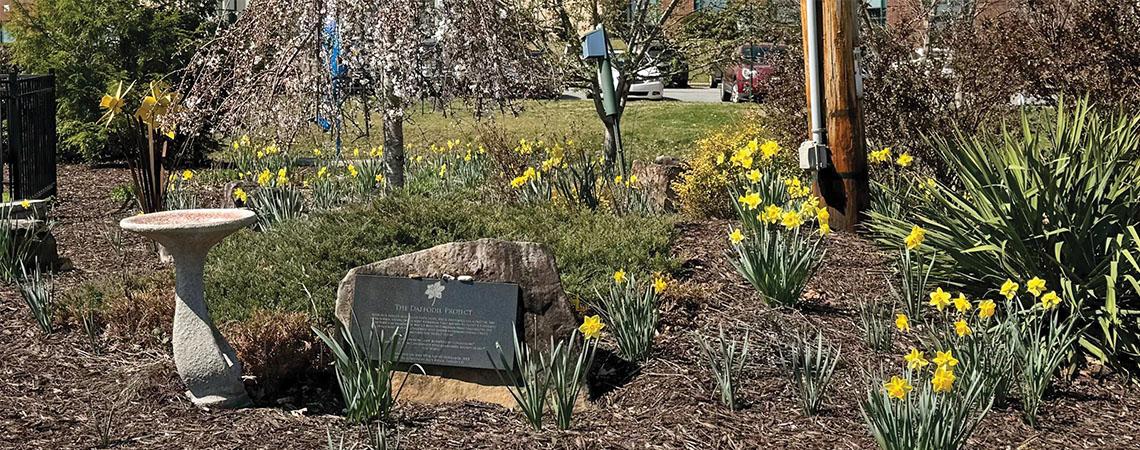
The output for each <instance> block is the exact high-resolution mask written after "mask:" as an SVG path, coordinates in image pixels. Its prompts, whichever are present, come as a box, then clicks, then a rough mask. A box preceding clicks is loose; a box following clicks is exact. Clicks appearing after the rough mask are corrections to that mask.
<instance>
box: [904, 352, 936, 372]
mask: <svg viewBox="0 0 1140 450" xmlns="http://www.w3.org/2000/svg"><path fill="white" fill-rule="evenodd" d="M903 359H904V360H906V366H907V368H909V369H910V370H921V369H922V368H923V367H926V366H928V365H930V361H927V360H926V355H925V354H923V353H922V352H920V351H918V349H917V348H914V347H911V348H910V353H907V354H906V355H904V356H903Z"/></svg>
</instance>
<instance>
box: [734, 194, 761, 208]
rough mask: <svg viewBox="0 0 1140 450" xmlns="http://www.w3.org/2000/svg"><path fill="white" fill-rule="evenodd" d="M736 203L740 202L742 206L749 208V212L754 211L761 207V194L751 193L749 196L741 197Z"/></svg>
mask: <svg viewBox="0 0 1140 450" xmlns="http://www.w3.org/2000/svg"><path fill="white" fill-rule="evenodd" d="M736 201H738V202H740V204H741V205H744V206H747V207H748V209H749V210H754V209H756V208H758V207H760V193H759V192H750V193H748V194H747V195H741V196H739V197H738V198H737V199H736Z"/></svg>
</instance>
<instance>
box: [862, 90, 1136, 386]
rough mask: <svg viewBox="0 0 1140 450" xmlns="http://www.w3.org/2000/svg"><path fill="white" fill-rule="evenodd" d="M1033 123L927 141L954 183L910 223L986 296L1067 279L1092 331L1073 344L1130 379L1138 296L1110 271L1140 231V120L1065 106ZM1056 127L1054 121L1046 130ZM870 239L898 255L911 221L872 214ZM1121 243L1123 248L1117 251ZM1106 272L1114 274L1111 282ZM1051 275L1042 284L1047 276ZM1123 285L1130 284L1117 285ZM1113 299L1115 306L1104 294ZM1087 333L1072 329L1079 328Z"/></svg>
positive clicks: (1127, 269) (953, 272)
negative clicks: (1034, 280) (996, 134)
mask: <svg viewBox="0 0 1140 450" xmlns="http://www.w3.org/2000/svg"><path fill="white" fill-rule="evenodd" d="M1043 116H1044V118H1045V120H1041V121H1038V120H1036V119H1034V118H1031V116H1030V114H1028V113H1023V114H1022V119H1021V127H1020V129H1009V128H1007V129H1006V130H1004V132H1003V134H1002V135H1001V137H1000V138H988V137H985V136H984V135H983V136H968V135H966V134H965V133H963V132H957V133H955V134H953V135H951V136H947V137H941V136H939V137H934V138H931V143H932V145H933V147H934V148H936V149H937V151H938V153H939V155H940V156H941V157H942V158H943V159H944V160H945V161H946V163H947V165H948V166H949V167H950V168H951V169H952V171H953V175H954V176H955V178H956V179H957V183H956V185H955V187H953V188H951V187H949V186H945V185H938V186H935V187H934V188H933V189H931V193H930V196H931V201H930V202H923V203H918V204H916V205H914V214H913V218H914V219H913V220H914V221H915V222H917V224H918V225H921V226H922V227H923V228H926V229H927V234H926V241H925V243H926V245H929V246H930V247H932V248H934V250H935V251H937V252H938V253H939V255H940V258H942V259H944V260H945V261H946V262H948V263H949V264H946V265H944V268H943V269H944V270H943V272H944V273H941V274H938V275H939V278H943V276H945V277H948V278H953V279H955V280H956V281H958V282H960V283H961V284H962V285H964V286H966V287H967V288H969V289H971V293H972V294H977V295H980V294H983V293H984V289H985V287H988V286H994V285H997V284H1000V283H1001V281H1002V280H1004V279H1006V278H1022V279H1024V278H1027V277H1028V276H1030V275H1034V274H1047V281H1049V282H1050V283H1053V284H1055V283H1058V282H1059V281H1060V280H1062V279H1065V280H1070V281H1072V283H1073V284H1074V286H1076V288H1075V289H1074V292H1075V294H1076V295H1077V296H1078V297H1079V298H1080V299H1082V300H1083V301H1082V302H1081V304H1082V309H1081V310H1080V311H1073V313H1074V314H1078V315H1079V316H1081V317H1083V318H1084V319H1082V320H1084V321H1085V322H1084V323H1088V322H1095V323H1098V324H1100V325H1101V326H1100V327H1090V328H1087V330H1090V331H1093V332H1086V333H1083V334H1082V335H1081V337H1080V344H1081V345H1082V347H1083V348H1084V349H1085V350H1086V351H1088V352H1089V353H1090V354H1092V355H1094V356H1096V357H1098V358H1101V359H1102V360H1107V361H1108V362H1109V363H1110V364H1113V365H1116V366H1118V367H1121V368H1123V369H1126V370H1136V369H1137V368H1140V321H1137V320H1136V318H1137V314H1138V313H1136V312H1135V311H1140V294H1137V290H1136V289H1135V286H1132V288H1127V289H1117V288H1116V287H1113V288H1110V287H1109V286H1108V285H1107V283H1108V282H1109V281H1111V280H1113V279H1116V280H1126V279H1128V277H1132V278H1133V279H1135V278H1136V277H1137V276H1138V274H1140V272H1136V271H1134V269H1135V267H1132V266H1123V265H1122V266H1117V265H1116V264H1114V261H1120V259H1118V257H1117V254H1118V253H1119V252H1120V251H1121V248H1128V247H1131V246H1132V245H1131V244H1128V243H1127V242H1126V241H1128V240H1129V239H1131V236H1130V235H1129V233H1128V231H1127V229H1128V227H1130V226H1134V225H1135V224H1137V223H1140V184H1137V183H1136V180H1137V179H1140V164H1138V163H1137V160H1138V158H1140V115H1126V114H1122V113H1116V114H1113V115H1103V114H1101V113H1099V112H1098V111H1096V110H1094V109H1093V108H1092V107H1091V106H1090V105H1089V104H1088V102H1087V101H1083V100H1082V101H1078V102H1077V103H1076V105H1070V104H1068V103H1066V102H1065V101H1063V100H1062V101H1060V102H1059V104H1058V106H1057V108H1056V109H1055V110H1051V111H1049V112H1047V113H1045V114H1043ZM1049 119H1052V120H1049ZM871 216H872V219H873V220H872V221H871V223H870V226H871V228H872V230H873V231H874V232H875V233H877V234H878V235H879V236H880V239H881V240H883V241H884V242H888V243H890V245H891V246H892V247H893V246H894V245H897V243H898V242H900V241H901V239H902V238H903V236H905V235H907V233H908V232H909V230H910V229H911V226H912V223H908V221H906V220H900V219H896V218H892V217H888V216H886V215H883V214H878V213H875V212H872V213H871ZM1118 244H1122V245H1118ZM1113 271H1120V272H1119V273H1117V274H1116V275H1117V276H1116V277H1113V276H1112V272H1113ZM1042 276H1046V275H1042ZM1120 287H1125V286H1123V285H1122V286H1120ZM1110 289H1116V292H1115V298H1114V299H1113V300H1111V301H1109V300H1107V299H1108V298H1109V292H1108V291H1109V290H1110ZM1084 323H1081V324H1078V328H1080V329H1086V328H1085V327H1084V326H1083V325H1084Z"/></svg>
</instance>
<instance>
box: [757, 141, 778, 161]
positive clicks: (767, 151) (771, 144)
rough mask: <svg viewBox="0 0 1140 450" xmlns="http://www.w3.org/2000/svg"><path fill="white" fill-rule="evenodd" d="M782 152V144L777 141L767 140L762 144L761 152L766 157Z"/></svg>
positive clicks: (770, 157) (769, 157)
mask: <svg viewBox="0 0 1140 450" xmlns="http://www.w3.org/2000/svg"><path fill="white" fill-rule="evenodd" d="M779 153H780V144H779V143H777V142H776V141H766V142H764V145H761V146H760V154H761V155H762V156H763V157H764V159H766V160H767V159H772V158H773V157H775V156H776V155H778V154H779Z"/></svg>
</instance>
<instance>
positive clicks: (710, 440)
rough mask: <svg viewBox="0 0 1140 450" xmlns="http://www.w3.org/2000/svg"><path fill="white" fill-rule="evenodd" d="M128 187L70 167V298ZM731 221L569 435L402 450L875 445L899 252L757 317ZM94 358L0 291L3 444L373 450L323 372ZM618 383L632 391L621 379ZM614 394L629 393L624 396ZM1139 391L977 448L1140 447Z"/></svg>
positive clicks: (485, 431) (99, 252)
mask: <svg viewBox="0 0 1140 450" xmlns="http://www.w3.org/2000/svg"><path fill="white" fill-rule="evenodd" d="M127 181H128V178H127V175H126V173H125V171H124V170H122V169H89V168H86V167H83V166H65V167H63V168H61V173H60V182H61V183H60V189H61V192H60V199H59V204H58V208H57V209H56V210H55V217H56V218H57V219H58V220H59V223H58V225H57V228H56V234H57V237H58V240H59V244H60V248H61V252H62V253H63V254H64V255H65V256H67V257H68V258H70V259H71V261H72V265H73V269H72V270H70V271H68V272H65V273H63V274H61V275H60V281H61V286H62V288H67V287H68V286H72V285H74V284H75V283H76V282H78V281H80V280H84V279H90V278H93V277H97V276H105V275H108V274H113V273H115V271H116V270H119V265H120V264H119V262H117V261H115V258H109V257H108V256H107V255H109V254H113V252H114V249H113V246H112V245H111V244H110V241H108V240H107V239H106V238H105V237H104V235H105V229H104V228H103V227H102V224H105V223H114V221H116V220H117V219H119V218H121V217H125V216H126V215H129V214H131V212H130V211H127V210H126V209H124V208H121V205H118V204H115V202H113V201H111V199H110V192H111V189H112V188H114V186H116V185H118V184H122V183H126V182H127ZM729 225H730V224H729V223H728V222H718V221H709V222H702V223H682V224H680V225H678V236H677V241H676V244H675V249H674V254H675V255H674V256H676V257H678V258H680V259H681V260H682V261H684V263H683V265H682V267H681V269H680V271H679V272H678V273H677V274H676V275H675V277H676V285H675V286H674V287H673V288H672V291H671V293H670V295H669V296H668V299H667V300H666V301H665V303H664V305H663V317H662V327H661V333H660V334H659V336H658V338H657V342H656V349H655V352H654V355H653V357H652V358H651V359H650V360H649V361H648V362H647V363H645V364H644V365H642V366H641V367H639V368H632V369H631V368H630V367H628V366H623V365H621V364H617V363H614V362H612V360H606V361H605V362H603V363H602V367H601V369H600V370H601V371H602V372H605V373H614V374H616V375H612V376H610V377H608V378H606V379H607V380H610V381H611V383H609V385H606V384H604V383H603V388H601V391H596V392H594V394H595V396H596V400H595V401H594V402H593V403H592V404H591V405H590V408H589V409H587V410H583V411H580V412H578V414H577V415H576V418H575V419H576V422H575V426H574V429H573V430H572V431H565V432H563V431H555V430H553V426H552V425H548V426H547V427H546V430H545V431H543V432H534V431H532V430H530V429H529V428H528V427H527V426H526V425H525V424H524V423H523V421H522V419H521V417H520V416H519V415H518V414H517V413H516V412H512V411H509V410H506V409H504V408H500V407H496V406H488V405H482V404H461V405H446V406H420V405H403V406H402V407H401V408H400V409H399V410H398V412H397V413H396V414H395V417H394V418H393V420H392V421H391V422H392V424H391V427H393V428H395V430H396V433H397V434H398V436H399V439H400V440H401V441H402V444H403V447H402V448H409V449H420V448H424V449H436V448H440V449H443V448H448V449H450V448H496V449H497V448H507V449H532V448H591V449H593V448H630V449H641V448H663V449H672V448H689V449H705V448H725V449H738V448H739V449H744V448H764V447H770V448H873V447H874V442H873V441H872V440H871V438H870V436H869V435H868V433H867V431H866V429H865V427H864V425H863V421H862V418H861V415H860V412H859V403H858V402H859V400H860V399H861V398H862V397H863V395H864V393H865V386H866V382H865V381H864V378H863V375H862V373H863V371H864V370H865V369H864V368H869V367H879V366H880V365H885V366H887V367H897V364H898V361H897V359H898V358H899V356H898V355H901V351H902V349H903V348H904V343H900V342H896V352H894V353H892V354H876V353H874V352H872V351H870V350H868V349H867V347H866V346H865V345H864V344H863V343H862V341H861V338H860V331H859V327H858V324H857V323H858V317H857V313H856V311H855V310H854V305H856V304H858V302H860V301H864V300H873V299H876V298H881V297H885V296H887V295H888V292H889V291H888V286H887V279H886V276H887V275H888V273H889V272H888V269H887V267H886V264H887V263H888V257H887V256H886V255H884V254H882V253H881V252H878V251H877V250H876V249H875V248H874V247H873V246H872V245H871V244H870V243H868V242H867V241H866V240H864V239H862V238H860V237H858V236H855V235H850V234H834V235H832V236H831V237H829V238H828V239H827V249H828V256H827V262H826V265H825V266H824V269H823V270H822V271H821V273H820V274H819V275H818V276H817V277H816V279H815V280H813V281H812V283H811V286H810V288H809V291H808V293H807V294H806V297H807V298H808V301H809V305H808V307H806V308H803V309H802V310H800V311H791V310H774V309H769V308H765V307H763V306H761V304H760V302H759V299H758V298H757V297H756V295H755V294H754V292H753V291H752V289H751V288H750V287H749V286H747V285H746V284H744V283H743V282H742V280H741V279H740V278H739V277H738V276H736V275H735V273H734V272H733V269H732V267H731V265H730V264H729V262H728V260H727V258H726V257H725V252H726V251H727V244H726V242H725V238H724V236H725V234H726V230H727V229H728V226H729ZM126 239H127V241H126V242H127V244H126V247H127V249H128V255H129V256H128V258H127V263H126V264H127V267H128V268H129V269H130V270H132V271H153V270H166V269H163V268H162V267H161V266H160V265H158V264H157V263H155V262H154V258H153V257H152V256H150V254H149V253H148V249H147V245H146V243H145V242H143V241H141V240H140V239H137V238H134V237H133V236H129V235H127V238H126ZM720 328H723V329H724V330H725V331H726V332H727V333H730V334H732V335H733V336H737V337H739V336H742V335H743V334H744V333H745V332H747V333H748V334H749V336H750V338H751V341H752V343H753V345H754V351H753V352H754V357H753V359H752V362H751V364H750V366H749V370H747V374H746V375H745V379H744V380H743V382H742V388H741V396H742V398H743V406H742V408H741V409H740V410H738V411H729V410H727V409H726V408H724V407H723V406H721V405H720V404H719V403H717V402H716V401H715V399H714V395H713V393H712V390H711V388H712V386H711V380H710V378H709V376H708V375H707V374H706V372H705V370H704V368H703V367H702V365H701V364H702V363H701V362H700V359H699V354H698V350H697V346H696V344H695V341H694V335H693V333H694V332H696V331H701V332H704V333H705V334H706V335H710V334H715V333H716V332H717V330H718V329H720ZM807 329H821V330H823V332H824V334H825V336H826V337H827V339H829V340H830V341H831V342H834V343H836V344H838V345H841V346H842V348H843V355H844V356H843V361H842V362H841V363H840V366H839V368H838V369H837V375H836V379H835V381H834V384H833V387H832V389H833V390H832V391H831V395H830V397H829V399H828V401H827V402H826V407H825V409H824V411H823V412H822V414H820V415H819V416H817V417H804V415H803V414H801V412H800V410H799V408H798V406H797V405H798V403H797V397H796V395H795V393H794V391H793V388H792V387H791V385H790V383H789V381H788V379H787V377H786V375H785V371H784V370H783V369H781V365H780V363H779V357H778V351H777V345H778V343H779V342H781V338H780V336H783V335H785V334H786V333H789V332H794V331H796V330H807ZM102 346H103V347H104V349H103V350H104V351H103V352H102V353H101V354H95V353H93V352H92V351H91V346H90V345H89V343H88V342H87V340H86V337H85V335H84V334H83V332H82V331H81V330H74V329H64V330H61V331H59V332H57V333H55V334H52V335H50V336H43V335H42V334H41V333H40V332H39V330H38V329H37V328H36V327H35V325H34V324H33V322H32V320H31V318H30V315H29V314H28V311H27V307H26V306H25V305H24V304H23V303H22V300H21V299H20V297H19V296H18V294H16V292H15V291H14V290H13V289H12V288H10V287H7V288H4V289H2V290H0V448H35V449H40V448H52V449H63V448H91V447H92V446H95V445H97V444H98V439H97V437H96V436H97V433H96V431H95V430H96V428H97V426H96V424H97V423H100V422H106V421H107V420H108V419H107V418H108V417H110V418H111V419H110V420H111V424H112V426H111V430H112V431H111V442H110V444H111V446H112V447H113V448H187V449H189V448H194V449H199V448H201V449H205V448H210V449H214V448H227V449H230V448H242V449H262V448H264V449H278V448H297V449H312V448H326V445H327V442H328V439H329V436H331V437H332V439H333V441H334V442H341V440H342V439H343V442H344V444H345V448H367V447H365V445H366V444H365V442H366V441H367V435H368V434H369V433H370V430H374V428H365V427H362V426H358V425H352V424H349V423H347V422H346V421H345V420H344V419H343V418H342V417H341V416H339V415H337V411H338V409H339V406H338V402H339V400H338V399H337V397H338V395H339V394H338V393H337V391H336V389H335V385H333V382H332V381H331V379H329V377H328V376H327V374H325V375H324V376H323V378H321V379H318V380H311V381H310V382H309V383H305V384H303V385H300V386H297V387H296V388H295V389H294V390H293V391H292V392H291V393H289V394H288V395H285V396H283V397H281V398H277V399H270V400H266V401H265V402H264V403H266V404H264V405H261V406H259V407H257V408H250V409H245V410H239V411H203V410H200V409H197V408H195V407H193V406H192V405H191V404H190V402H189V401H188V400H186V398H185V397H184V396H183V395H182V390H183V389H182V387H181V383H180V381H179V379H178V376H177V374H176V373H175V371H174V367H173V363H172V360H171V358H170V356H169V349H168V348H143V347H139V346H137V345H133V344H130V343H126V342H120V341H116V340H114V339H108V338H103V340H102ZM614 380H617V381H619V382H616V383H613V381H614ZM614 384H616V386H614ZM1137 412H1140V395H1137V393H1136V392H1135V391H1133V390H1129V389H1128V387H1127V386H1126V385H1125V384H1124V383H1122V382H1121V381H1119V380H1116V379H1111V378H1110V379H1107V380H1099V379H1091V378H1088V377H1087V376H1082V377H1079V378H1077V379H1076V380H1075V381H1073V382H1071V383H1064V384H1063V385H1061V386H1060V389H1059V390H1058V394H1057V395H1055V396H1054V397H1053V398H1051V399H1050V400H1049V401H1048V403H1047V404H1046V405H1045V406H1044V408H1043V410H1042V414H1041V425H1040V427H1039V428H1037V429H1033V428H1031V427H1029V426H1027V425H1025V424H1024V423H1023V422H1022V421H1021V419H1020V417H1019V416H1018V412H1017V410H1016V409H1014V408H1012V407H1006V408H1003V409H996V410H994V411H992V412H991V413H990V414H989V415H988V416H987V418H986V419H985V420H984V421H983V423H982V424H981V426H980V427H979V429H978V431H977V433H975V435H974V437H973V438H972V439H971V441H970V443H971V446H973V447H977V448H1137V447H1140V442H1138V438H1137V436H1140V426H1138V425H1140V417H1138V416H1137V414H1136V413H1137Z"/></svg>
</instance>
